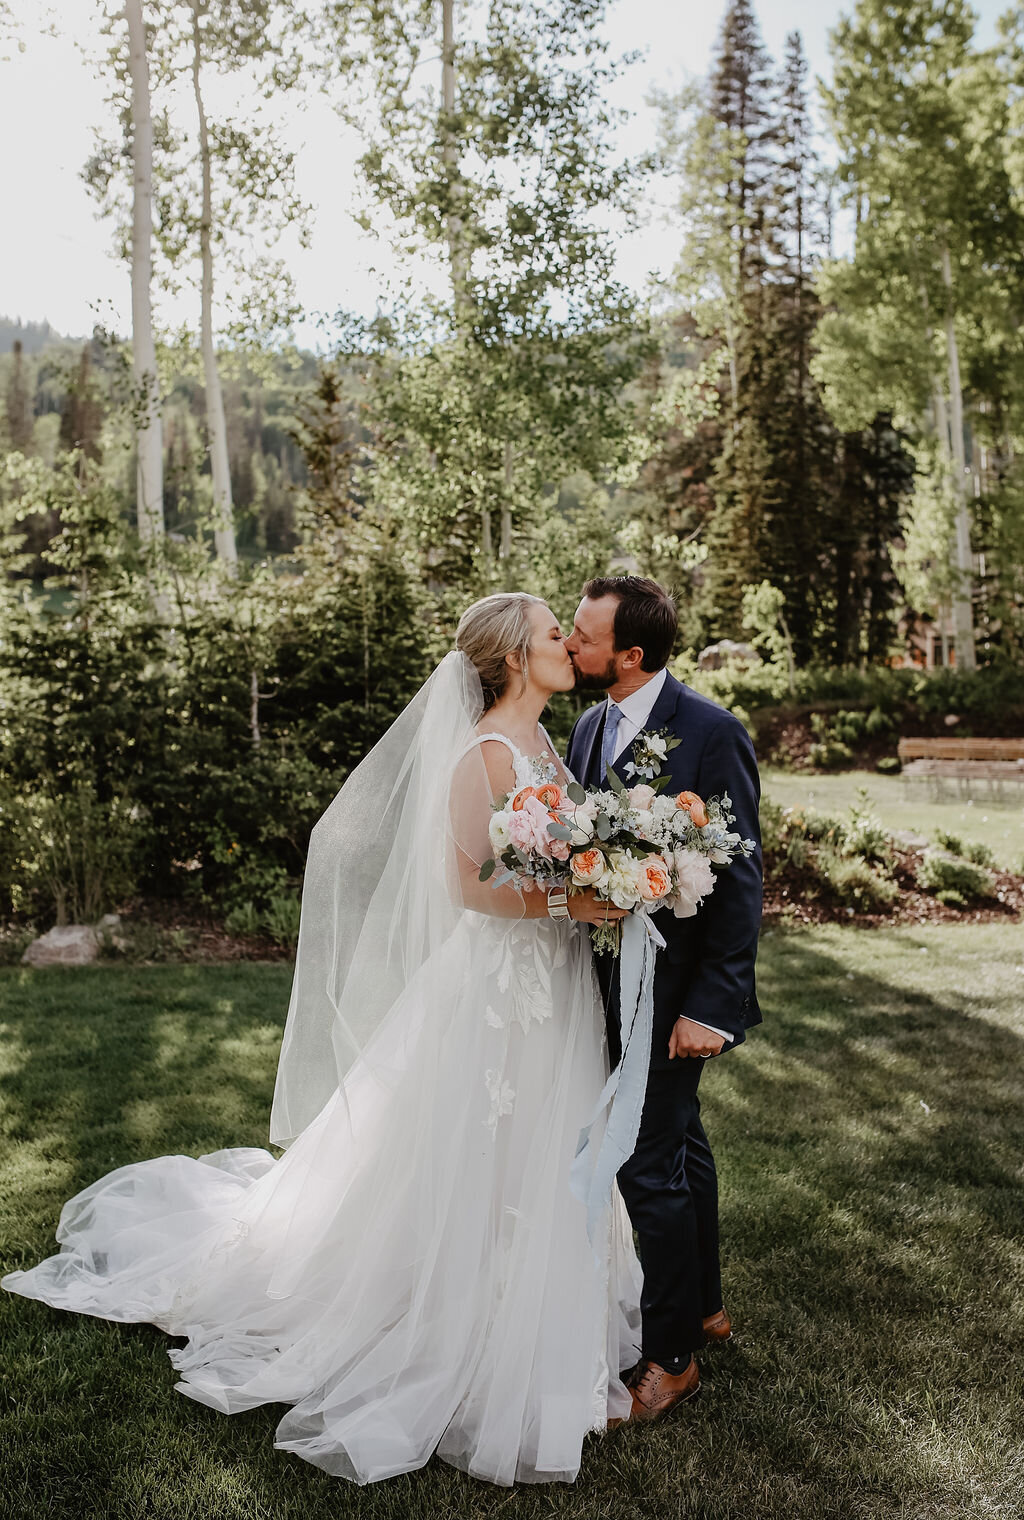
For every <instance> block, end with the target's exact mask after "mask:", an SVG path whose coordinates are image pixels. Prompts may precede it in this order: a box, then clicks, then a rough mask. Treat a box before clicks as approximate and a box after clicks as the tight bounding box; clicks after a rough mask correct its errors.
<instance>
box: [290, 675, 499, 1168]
mask: <svg viewBox="0 0 1024 1520" xmlns="http://www.w3.org/2000/svg"><path fill="white" fill-rule="evenodd" d="M483 710H484V701H483V694H482V691H481V687H480V679H479V677H478V675H477V672H476V669H475V668H474V666H473V664H472V663H471V661H470V660H468V659H467V657H466V656H465V655H464V654H461V653H458V652H455V651H453V652H452V653H451V654H448V655H446V656H445V658H444V659H443V660H442V661H441V663H440V665H439V666H438V667H437V669H436V670H435V671H434V673H433V674H432V675H431V676H430V678H429V680H428V681H427V682H426V683H425V684H424V685H423V686H422V687H421V688H420V690H419V692H418V693H417V694H416V696H415V697H414V698H413V700H412V701H411V702H410V703H409V705H408V707H406V708H405V710H404V712H402V713H401V714H400V715H399V717H398V718H397V719H396V720H395V722H394V723H393V724H392V725H391V727H390V728H389V729H388V731H387V732H386V733H385V734H384V736H383V738H382V739H380V741H379V742H378V743H377V744H375V745H374V747H373V749H372V750H371V751H370V753H369V754H368V755H367V756H366V758H365V759H364V760H363V761H362V762H361V763H360V764H359V765H358V766H357V767H356V768H355V770H354V771H353V772H352V773H351V775H350V776H349V777H348V779H347V780H346V782H345V784H344V786H343V787H342V788H341V791H340V792H339V793H338V795H337V796H336V797H335V799H334V801H333V802H332V803H331V805H330V807H328V809H327V811H326V812H325V813H324V815H323V817H322V818H321V819H320V820H319V822H318V823H317V825H316V827H315V828H314V830H313V834H312V837H311V839H310V845H309V856H308V860H307V865H306V875H305V881H304V884H303V891H302V917H301V922H300V928H299V939H298V949H297V953H296V961H295V976H294V980H293V983H292V992H291V1001H290V1004H289V1009H288V1020H287V1024H286V1026H285V1033H284V1042H283V1045H282V1049H281V1058H280V1065H279V1067H278V1073H277V1085H276V1088H275V1092H274V1106H273V1112H272V1114H271V1122H270V1137H271V1140H272V1141H274V1142H275V1143H276V1144H278V1145H288V1144H290V1142H291V1141H292V1140H293V1139H294V1138H295V1137H296V1136H297V1135H298V1134H299V1133H301V1131H302V1130H303V1129H304V1128H305V1127H306V1126H307V1125H308V1124H309V1123H310V1122H311V1121H312V1119H314V1118H315V1117H316V1115H317V1114H318V1113H319V1112H320V1110H321V1109H322V1108H323V1106H324V1104H325V1103H326V1102H327V1101H328V1099H329V1098H331V1097H332V1095H333V1094H334V1092H335V1090H336V1089H337V1088H338V1087H339V1086H340V1085H341V1084H342V1083H343V1080H344V1077H345V1074H346V1073H347V1072H348V1071H349V1070H350V1068H351V1067H352V1066H353V1064H354V1063H355V1062H356V1061H357V1060H359V1059H360V1058H365V1055H366V1052H367V1049H368V1047H369V1045H370V1042H371V1040H372V1039H373V1037H374V1035H375V1034H377V1033H379V1031H380V1029H381V1026H382V1023H383V1021H384V1020H385V1019H386V1017H387V1015H388V1013H389V1011H390V1010H391V1009H392V1007H393V1006H394V1004H395V1001H396V999H397V998H398V996H399V994H400V993H401V992H402V991H403V989H404V988H405V987H406V986H407V985H408V983H409V982H410V980H411V979H412V978H413V977H414V976H415V975H416V973H417V971H418V970H419V968H420V967H421V966H423V964H424V963H425V961H426V960H427V958H428V957H429V956H430V954H431V953H432V951H433V950H434V949H436V948H437V947H438V946H439V945H440V944H441V943H442V942H443V941H444V940H445V939H446V938H447V937H448V935H450V934H451V933H452V931H453V930H454V928H455V926H456V923H457V922H458V919H459V916H460V915H461V914H462V913H464V912H465V911H466V908H467V904H466V902H465V900H464V893H463V891H462V889H461V886H460V872H459V864H460V863H459V861H458V860H457V855H458V854H459V853H460V852H461V854H462V856H463V859H462V862H461V864H462V866H463V875H465V867H466V864H467V862H469V863H476V864H479V862H480V861H482V860H483V859H484V858H486V855H487V853H488V849H487V842H486V840H487V836H486V824H487V819H488V816H489V801H490V791H489V787H488V784H487V777H486V770H485V767H484V764H483V761H482V759H481V757H480V749H479V747H478V746H475V740H476V732H475V725H476V723H477V721H478V720H479V718H480V716H481V714H482V713H483ZM456 778H457V788H456V795H455V796H454V797H453V781H455V779H456ZM460 820H464V822H460Z"/></svg>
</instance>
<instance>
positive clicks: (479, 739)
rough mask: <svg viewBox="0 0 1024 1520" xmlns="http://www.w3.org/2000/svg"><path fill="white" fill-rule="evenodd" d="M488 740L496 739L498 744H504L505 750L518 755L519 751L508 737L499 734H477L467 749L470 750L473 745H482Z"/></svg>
mask: <svg viewBox="0 0 1024 1520" xmlns="http://www.w3.org/2000/svg"><path fill="white" fill-rule="evenodd" d="M488 739H497V741H498V743H499V744H504V745H505V747H506V749H510V750H511V751H512V753H513V755H518V754H519V751H518V750H517V749H516V747H515V745H514V744H513V743H512V740H511V739H510V738H509V737H508V735H507V734H499V733H493V734H477V736H476V738H475V739H474V740H473V742H472V744H470V746H469V748H470V749H472V748H473V745H474V744H484V743H486V741H487V740H488Z"/></svg>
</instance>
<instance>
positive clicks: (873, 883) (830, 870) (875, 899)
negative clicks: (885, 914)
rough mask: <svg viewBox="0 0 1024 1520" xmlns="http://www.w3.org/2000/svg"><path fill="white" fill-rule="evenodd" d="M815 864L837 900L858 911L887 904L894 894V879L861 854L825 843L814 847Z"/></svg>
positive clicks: (885, 906) (893, 899)
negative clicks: (823, 845) (847, 852)
mask: <svg viewBox="0 0 1024 1520" xmlns="http://www.w3.org/2000/svg"><path fill="white" fill-rule="evenodd" d="M817 866H818V872H819V874H820V876H821V877H822V880H823V881H826V882H827V883H828V885H829V886H830V887H831V888H832V891H833V892H834V893H835V895H836V897H837V898H838V899H839V901H840V902H841V903H843V904H845V905H846V906H848V907H852V908H859V909H860V910H861V912H867V913H870V912H871V911H872V910H877V909H881V908H888V907H889V906H890V905H891V904H892V903H893V902H895V900H896V897H897V896H898V893H899V888H898V887H897V885H896V883H895V882H894V881H893V880H892V879H891V878H890V877H888V876H885V875H884V874H883V873H882V871H880V870H878V869H877V868H876V867H875V866H873V865H872V864H871V862H870V861H868V860H865V858H864V856H863V855H843V854H840V853H839V851H838V850H834V849H832V848H831V847H829V846H825V847H824V848H822V849H820V850H819V851H818V856H817Z"/></svg>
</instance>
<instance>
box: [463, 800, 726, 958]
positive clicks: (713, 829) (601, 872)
mask: <svg viewBox="0 0 1024 1520" xmlns="http://www.w3.org/2000/svg"><path fill="white" fill-rule="evenodd" d="M608 780H609V790H607V791H595V790H589V791H588V790H585V789H584V788H583V787H582V786H580V785H579V784H578V783H576V782H573V783H572V784H571V785H570V786H568V787H565V788H562V787H561V786H559V785H558V784H557V782H554V781H550V782H547V783H545V784H544V785H542V786H524V787H522V788H520V790H519V791H518V792H515V793H514V794H512V793H510V794H508V795H507V796H505V797H502V798H499V799H498V800H497V802H496V803H495V805H494V812H493V813H492V815H491V821H490V830H489V837H490V843H491V848H492V849H493V851H494V857H493V858H492V859H490V860H487V861H485V862H484V864H483V866H482V868H481V871H480V880H481V881H488V880H491V879H492V878H493V884H494V886H496V887H497V886H502V885H504V884H505V883H507V882H513V883H515V884H519V885H522V886H524V887H527V888H528V889H529V888H530V887H532V885H533V884H534V883H536V885H537V886H538V887H543V888H547V887H551V886H567V887H568V889H569V891H570V892H572V891H574V890H576V891H582V890H583V889H584V888H585V887H593V888H594V890H595V892H596V893H597V896H598V897H599V898H601V899H603V900H605V901H607V902H611V903H614V904H615V906H616V907H618V908H626V909H628V910H629V911H631V912H635V913H654V912H657V911H658V909H660V908H670V909H671V910H672V912H673V913H674V914H675V916H676V917H677V918H691V917H692V916H693V915H694V914H695V913H696V911H697V909H698V907H699V906H700V904H701V902H702V901H703V900H704V898H705V897H707V896H708V895H709V894H710V893H711V892H713V891H714V887H715V873H714V871H713V870H712V867H713V866H727V865H729V864H730V863H731V862H732V860H733V859H734V858H735V856H736V855H737V854H743V855H749V854H750V852H751V851H752V850H753V849H754V844H753V841H752V840H749V839H741V838H740V836H739V835H738V834H735V833H731V832H730V825H731V824H732V823H734V822H735V817H734V815H733V814H732V812H731V811H730V808H731V806H732V804H731V801H730V799H729V797H728V795H727V794H726V795H723V796H722V797H720V798H718V797H712V798H710V799H709V800H708V801H707V802H705V801H704V800H703V799H702V798H700V797H698V796H697V794H696V792H679V793H678V795H676V796H659V795H658V789H657V788H656V787H654V786H648V785H647V784H646V783H641V784H639V785H637V786H631V787H626V786H624V785H623V783H622V782H621V781H620V780H619V778H618V777H617V776H616V775H615V773H614V772H613V771H609V773H608ZM499 868H500V869H499ZM620 937H621V936H620V926H619V924H618V923H614V924H607V925H601V926H599V927H598V928H596V929H595V930H594V934H593V943H594V948H595V950H598V951H608V952H611V953H612V954H617V953H618V949H619V942H620Z"/></svg>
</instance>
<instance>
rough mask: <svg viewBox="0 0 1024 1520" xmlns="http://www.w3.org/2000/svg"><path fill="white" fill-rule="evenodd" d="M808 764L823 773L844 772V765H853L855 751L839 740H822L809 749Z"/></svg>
mask: <svg viewBox="0 0 1024 1520" xmlns="http://www.w3.org/2000/svg"><path fill="white" fill-rule="evenodd" d="M815 717H817V714H815ZM807 763H808V765H812V766H814V767H815V769H817V770H821V771H838V770H842V768H843V766H844V765H850V764H852V763H853V750H852V749H851V748H850V746H849V745H848V744H843V743H842V742H841V741H840V740H838V739H825V740H820V741H818V742H816V743H814V744H812V745H811V746H810V748H809V749H808V751H807Z"/></svg>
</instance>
